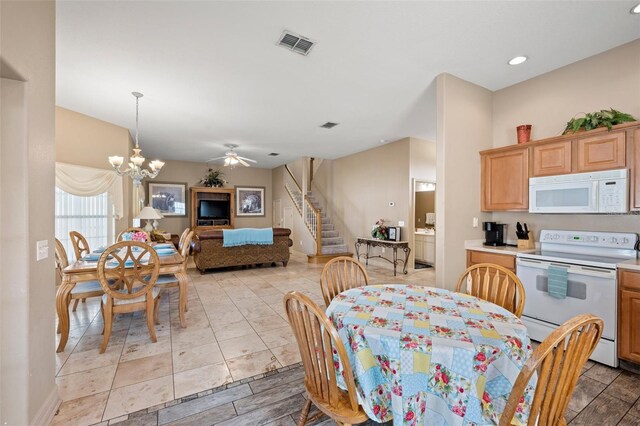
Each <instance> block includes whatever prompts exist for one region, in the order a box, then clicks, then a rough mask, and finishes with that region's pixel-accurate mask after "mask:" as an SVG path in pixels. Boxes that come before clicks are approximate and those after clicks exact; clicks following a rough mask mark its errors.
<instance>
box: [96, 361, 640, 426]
mask: <svg viewBox="0 0 640 426" xmlns="http://www.w3.org/2000/svg"><path fill="white" fill-rule="evenodd" d="M303 378H304V371H303V369H302V367H301V365H299V364H297V365H293V366H289V367H284V368H281V369H279V370H276V371H273V372H270V373H264V374H259V375H257V376H254V377H251V378H247V379H244V380H241V381H238V382H234V383H231V384H228V385H224V386H220V387H218V388H216V389H211V390H208V391H205V392H200V393H198V394H194V395H189V396H187V397H184V398H181V399H178V400H175V401H171V402H167V403H165V404H161V405H158V406H155V407H151V408H148V409H144V410H140V411H137V412H135V413H131V414H129V415H128V416H123V417H119V418H116V419H111V420H110V421H105V422H102V423H98V425H100V426H106V425H112V424H118V425H120V426H152V425H153V426H164V425H167V426H176V425H224V426H231V425H233V426H248V425H268V426H294V425H295V424H296V423H297V419H298V416H299V414H300V411H301V410H302V407H303V406H304V403H305V393H304V385H303ZM639 398H640V375H637V374H634V373H631V372H629V371H625V370H621V369H615V368H610V367H607V366H604V365H601V364H598V363H594V362H591V361H589V362H588V363H587V365H586V366H585V368H584V369H583V372H582V375H581V376H580V379H579V381H578V385H577V387H576V390H575V392H574V395H573V399H572V400H571V403H570V404H569V409H568V410H567V413H566V419H567V422H568V423H569V425H576V426H577V425H599V426H600V425H640V400H639ZM314 412H317V410H316V409H315V408H314V409H312V414H313V413H314ZM313 424H314V425H322V426H328V425H334V424H335V423H334V422H333V421H331V420H330V419H328V418H327V417H323V418H320V419H319V420H318V421H316V422H314V423H313ZM375 424H377V423H374V422H371V421H369V422H367V423H364V425H375ZM388 424H389V425H390V424H391V422H389V423H388Z"/></svg>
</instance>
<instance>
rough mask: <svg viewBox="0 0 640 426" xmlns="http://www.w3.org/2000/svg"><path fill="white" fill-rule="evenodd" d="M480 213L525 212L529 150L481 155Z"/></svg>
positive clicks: (527, 202) (526, 207)
mask: <svg viewBox="0 0 640 426" xmlns="http://www.w3.org/2000/svg"><path fill="white" fill-rule="evenodd" d="M480 180H481V183H480V185H481V191H482V192H481V195H480V203H481V208H482V210H483V211H500V210H502V211H505V210H528V209H529V150H528V149H527V148H519V147H518V148H514V149H509V150H503V151H499V152H496V153H486V154H483V155H482V170H481V178H480Z"/></svg>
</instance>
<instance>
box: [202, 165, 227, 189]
mask: <svg viewBox="0 0 640 426" xmlns="http://www.w3.org/2000/svg"><path fill="white" fill-rule="evenodd" d="M223 177H224V173H222V172H221V171H220V170H213V169H209V172H208V173H207V175H206V176H205V177H203V178H202V179H200V183H201V184H202V185H204V186H207V187H209V188H222V186H223V185H224V184H225V183H227V181H226V180H224V179H223Z"/></svg>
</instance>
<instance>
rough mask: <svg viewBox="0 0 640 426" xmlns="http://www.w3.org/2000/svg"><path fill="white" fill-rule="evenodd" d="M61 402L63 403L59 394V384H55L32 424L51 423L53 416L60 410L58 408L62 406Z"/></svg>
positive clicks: (36, 425)
mask: <svg viewBox="0 0 640 426" xmlns="http://www.w3.org/2000/svg"><path fill="white" fill-rule="evenodd" d="M60 404H62V400H61V399H60V396H59V395H58V386H54V387H53V389H51V392H50V393H49V396H48V397H47V399H46V400H45V401H44V404H42V406H41V407H40V409H39V410H38V412H37V413H36V415H35V417H34V418H33V420H32V421H31V424H32V425H34V426H38V425H49V424H51V422H52V421H53V417H54V416H55V415H56V413H57V412H58V408H60Z"/></svg>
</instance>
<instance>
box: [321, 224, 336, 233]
mask: <svg viewBox="0 0 640 426" xmlns="http://www.w3.org/2000/svg"><path fill="white" fill-rule="evenodd" d="M333 230H335V226H334V225H333V223H323V224H322V232H324V231H333ZM336 232H337V231H336Z"/></svg>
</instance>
